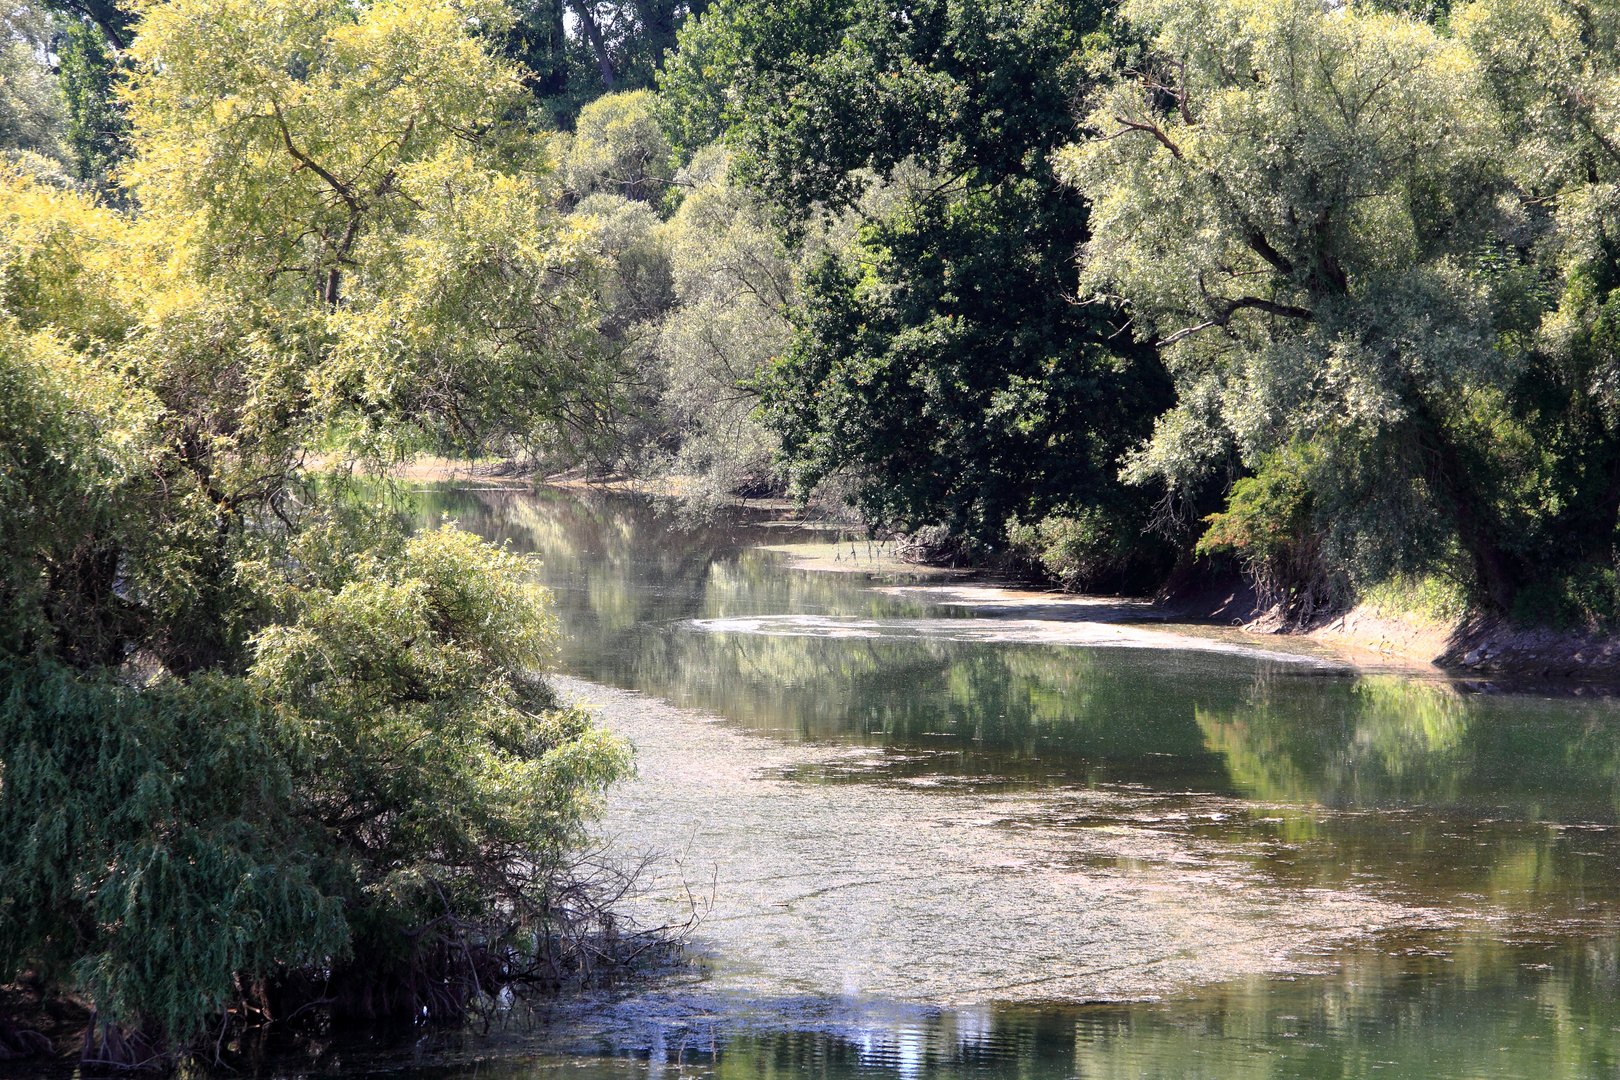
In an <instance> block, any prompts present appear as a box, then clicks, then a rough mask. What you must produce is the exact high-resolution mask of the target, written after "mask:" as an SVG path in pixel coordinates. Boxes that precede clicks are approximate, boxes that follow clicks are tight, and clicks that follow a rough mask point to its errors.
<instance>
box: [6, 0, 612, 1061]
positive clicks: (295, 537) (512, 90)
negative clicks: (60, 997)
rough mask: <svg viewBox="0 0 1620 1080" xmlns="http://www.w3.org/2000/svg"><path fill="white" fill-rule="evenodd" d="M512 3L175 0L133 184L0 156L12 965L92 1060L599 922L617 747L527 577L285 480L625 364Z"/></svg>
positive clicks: (149, 20)
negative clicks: (313, 460)
mask: <svg viewBox="0 0 1620 1080" xmlns="http://www.w3.org/2000/svg"><path fill="white" fill-rule="evenodd" d="M504 18H505V16H504V12H503V9H502V8H500V7H499V6H496V5H489V6H486V7H479V8H467V7H465V6H462V5H455V6H452V5H449V4H445V3H441V2H437V0H397V2H396V0H384V2H382V3H377V4H373V5H370V6H358V5H353V4H346V3H330V4H321V3H318V4H315V5H310V4H305V3H298V2H294V0H287V2H281V0H271V2H270V3H252V4H249V3H242V2H239V0H174V2H172V3H167V4H164V5H161V6H159V7H154V8H153V9H151V10H150V11H149V12H148V13H147V15H146V17H145V18H144V20H143V22H142V23H141V27H140V34H139V36H138V37H137V38H136V40H135V41H134V43H133V44H132V45H131V46H130V49H129V53H130V54H131V55H132V56H133V57H134V58H135V60H136V62H137V64H138V65H139V66H138V70H137V72H136V74H135V76H134V78H133V80H132V82H131V84H130V85H129V87H128V89H127V97H128V101H129V103H130V117H131V119H132V121H133V125H134V126H133V130H134V146H135V148H136V157H135V158H134V159H133V160H132V161H131V162H130V164H129V165H128V166H127V170H126V172H125V175H126V177H127V181H128V182H129V183H130V184H131V185H132V189H133V191H134V193H135V195H136V197H137V199H138V201H139V204H140V207H141V210H140V212H139V213H138V214H136V213H130V212H126V211H123V210H120V209H117V208H114V207H112V206H109V205H107V204H105V203H101V202H98V201H96V200H94V199H92V198H90V197H88V196H86V195H83V194H81V193H79V192H76V191H72V190H57V189H55V188H52V187H49V186H46V185H44V184H41V183H38V182H36V181H34V180H33V179H32V178H30V177H29V176H27V175H25V174H23V173H20V172H17V171H13V170H7V171H4V172H3V173H0V208H3V209H0V453H3V455H4V471H3V477H0V764H3V768H4V784H3V785H0V822H3V824H4V836H3V837H0V968H3V969H4V977H6V978H10V977H12V976H14V975H15V974H16V973H18V972H20V971H22V970H24V969H27V968H33V969H35V970H37V971H39V972H40V973H41V975H42V976H43V977H44V978H45V979H46V981H47V986H48V987H49V988H51V989H55V990H59V989H62V988H73V989H76V990H78V991H80V992H82V993H84V994H86V995H87V996H88V997H89V998H90V999H91V1000H92V1001H93V1002H94V1003H95V1005H96V1008H97V1018H96V1022H95V1023H94V1024H93V1025H92V1030H91V1032H90V1036H89V1041H88V1042H87V1049H88V1050H90V1052H91V1053H92V1056H94V1055H95V1054H100V1055H101V1056H103V1057H105V1058H106V1059H108V1060H109V1062H110V1063H112V1064H121V1065H131V1064H136V1063H138V1061H140V1060H141V1059H143V1058H145V1057H147V1056H149V1055H150V1054H152V1053H155V1052H156V1051H158V1050H159V1049H161V1048H162V1047H164V1046H167V1047H169V1048H171V1049H173V1048H183V1047H184V1046H186V1045H188V1044H190V1043H194V1042H195V1040H196V1039H197V1037H198V1035H199V1032H200V1031H201V1030H202V1028H203V1026H205V1025H207V1026H209V1027H211V1028H213V1029H215V1030H217V1029H218V1027H219V1026H220V1025H221V1024H222V1023H227V1022H230V1021H231V1020H232V1018H233V1017H234V1018H235V1020H236V1021H237V1022H240V1021H241V1020H242V1018H243V1017H245V1016H246V1015H248V1014H249V1013H250V1012H253V1011H255V1010H256V1011H257V1013H258V1014H261V1015H266V1016H270V1015H284V1014H285V1013H286V1012H288V1011H291V1010H294V1009H296V1008H298V1007H299V1006H300V1005H301V1004H302V1003H304V1002H314V1001H316V1000H317V999H324V1000H327V1001H328V1002H329V1008H330V1009H331V1010H333V1011H334V1012H335V1013H338V1014H340V1015H341V1014H351V1015H352V1014H359V1015H367V1014H370V1015H380V1014H384V1013H387V1014H391V1015H413V1016H419V1015H422V1010H423V1009H426V1010H427V1011H428V1013H429V1014H431V1015H440V1016H454V1015H457V1014H459V1012H460V1011H461V1010H464V1009H465V1008H466V1007H467V1006H468V1004H469V1002H470V1001H471V1000H473V997H474V995H475V994H476V993H478V992H479V991H480V990H484V989H490V990H492V989H493V988H494V986H495V985H498V984H500V983H501V982H503V981H510V980H512V979H514V978H517V979H530V980H539V981H542V982H543V981H546V980H552V981H555V980H556V979H557V978H559V977H561V975H562V974H564V973H565V969H566V964H567V962H568V960H567V957H566V956H564V955H563V954H562V953H563V947H562V946H561V945H560V944H559V942H561V941H563V940H564V939H566V938H567V937H568V936H569V935H574V934H577V933H579V932H581V931H584V930H588V929H590V927H591V926H592V925H597V926H598V928H599V926H600V924H592V922H591V920H592V919H593V918H595V917H596V915H597V914H599V912H596V911H595V910H593V909H592V908H590V906H589V903H588V901H589V890H585V892H584V893H583V894H582V893H581V892H580V891H579V889H578V888H576V885H575V883H572V882H570V881H569V880H567V865H568V858H569V857H568V852H569V851H570V850H572V848H573V845H575V844H576V843H577V842H578V841H579V839H580V836H581V832H580V830H581V828H582V825H583V822H584V821H585V820H586V818H587V817H588V815H589V814H590V812H591V809H592V806H593V805H594V800H595V797H596V795H597V794H598V793H599V792H600V791H601V789H602V788H603V787H604V786H605V785H606V784H608V783H610V782H611V781H612V780H613V779H614V778H615V777H617V776H619V775H622V774H623V772H624V771H625V770H626V768H627V767H628V757H627V752H626V749H625V747H623V746H622V745H621V744H620V743H618V742H617V741H615V740H613V739H611V738H608V737H607V736H605V735H604V734H602V733H601V732H598V731H595V730H594V729H593V728H592V727H591V725H590V722H589V718H588V717H587V716H586V715H585V714H583V713H580V712H578V711H577V710H571V709H567V708H564V707H563V706H562V705H561V704H560V703H559V702H558V701H557V700H556V699H555V697H554V696H553V695H552V693H551V691H550V690H549V688H548V687H547V686H546V684H545V683H544V681H543V678H542V674H543V669H544V667H545V665H546V663H547V660H548V657H549V655H550V648H551V642H552V637H553V635H554V627H553V625H552V624H551V622H550V620H549V617H548V616H547V614H546V611H545V597H544V595H543V594H541V593H540V592H538V591H537V590H536V589H534V588H533V586H532V585H531V584H530V583H529V581H528V570H529V568H528V566H527V564H526V563H525V562H524V561H523V560H521V559H519V558H517V557H516V556H513V555H511V554H509V553H506V552H503V551H501V550H499V549H496V548H493V547H491V546H490V545H487V544H484V543H483V542H481V541H478V540H476V539H475V538H473V537H470V536H468V535H466V534H462V533H459V532H456V531H455V530H453V529H449V530H440V531H437V532H431V533H428V534H424V535H420V536H417V537H414V538H406V537H404V536H403V535H402V534H401V533H400V530H399V527H398V524H397V519H396V517H395V515H394V514H393V513H392V512H391V511H390V509H389V508H388V507H387V506H383V505H371V504H368V503H367V502H365V501H364V500H363V499H361V498H360V497H359V495H358V494H357V493H356V492H355V491H354V490H353V489H352V488H351V487H349V486H348V485H347V484H346V483H344V482H342V480H341V477H340V478H339V479H334V480H320V479H318V478H315V477H311V476H310V475H308V474H307V473H306V472H305V471H304V468H303V465H304V458H305V455H306V454H307V453H309V452H310V451H311V450H313V449H314V448H315V447H317V446H321V447H322V448H323V449H332V448H336V449H338V450H340V451H346V452H347V453H348V454H350V455H353V457H354V458H355V459H357V460H358V461H360V462H362V463H371V464H374V465H375V464H382V463H385V462H386V461H388V460H391V459H394V458H397V457H398V456H401V455H404V454H408V453H409V452H411V450H412V448H413V447H415V446H419V445H422V444H423V443H424V442H426V441H429V440H434V439H446V440H457V441H460V442H462V443H463V444H470V445H498V446H508V445H513V444H514V443H521V442H523V441H524V440H535V439H540V438H547V437H552V436H551V435H548V434H546V433H547V432H550V433H553V434H555V433H558V432H563V433H566V431H567V428H568V424H569V423H570V420H569V412H570V409H571V408H573V406H574V405H575V403H577V402H579V401H581V400H582V399H588V398H589V396H590V395H592V394H597V393H599V392H609V389H610V388H609V384H610V383H611V381H612V377H613V373H612V372H611V371H605V370H604V369H603V367H602V365H601V364H600V363H599V360H600V358H601V354H600V353H599V352H598V349H597V344H596V333H595V329H594V321H595V314H596V312H595V305H596V303H597V299H596V297H597V291H596V275H597V268H596V265H595V262H594V260H593V258H592V257H591V255H590V253H589V252H588V250H587V249H586V245H585V244H584V243H583V242H582V240H581V239H580V238H579V237H578V236H576V235H575V233H574V231H573V230H572V228H571V226H570V224H569V223H568V222H567V219H566V216H565V215H564V214H563V213H562V211H561V210H560V209H558V208H557V206H556V195H557V189H556V188H555V186H554V181H553V180H552V178H551V173H550V166H549V159H548V157H547V148H548V145H549V140H548V138H547V137H546V136H543V135H537V134H535V133H533V132H531V131H529V130H528V129H527V128H526V127H525V126H524V125H523V124H522V123H521V122H520V119H515V118H514V117H515V116H517V115H519V114H520V113H521V110H518V109H515V108H514V107H513V106H514V103H515V102H517V101H519V100H521V98H522V97H523V95H524V93H525V91H524V89H523V85H522V83H521V81H520V79H519V78H518V75H517V73H516V71H515V70H514V69H513V68H512V67H511V66H510V65H508V64H506V63H505V62H503V61H501V60H499V59H497V58H495V57H493V56H491V55H490V53H489V52H488V50H487V46H486V44H485V41H486V40H487V39H486V38H485V37H484V36H481V35H478V34H475V31H479V30H500V29H502V28H503V27H504V25H505V23H504ZM604 388H608V389H604ZM557 437H562V436H557ZM41 897H49V898H50V902H49V903H48V904H46V905H43V906H42V905H41V904H40V903H39V898H41ZM570 897H572V898H574V899H581V898H583V899H584V900H586V901H587V903H586V906H585V907H584V908H583V909H578V908H575V907H571V906H570V905H571V903H572V900H570ZM491 979H494V980H495V983H491V982H490V980H491Z"/></svg>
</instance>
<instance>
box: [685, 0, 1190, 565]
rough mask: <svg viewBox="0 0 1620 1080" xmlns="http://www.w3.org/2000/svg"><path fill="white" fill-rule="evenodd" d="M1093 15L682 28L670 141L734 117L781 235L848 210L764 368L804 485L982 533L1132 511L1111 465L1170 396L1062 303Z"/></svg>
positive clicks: (1153, 370)
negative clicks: (1066, 173) (832, 482)
mask: <svg viewBox="0 0 1620 1080" xmlns="http://www.w3.org/2000/svg"><path fill="white" fill-rule="evenodd" d="M1101 15H1102V9H1101V8H1100V7H1099V6H1096V5H1089V4H1085V3H1067V2H1054V3H1038V4H1022V3H1018V4H1015V3H1001V2H999V0H991V2H983V3H977V2H976V3H969V4H956V3H949V4H947V3H931V2H930V3H916V4H907V5H902V7H900V8H894V7H892V6H890V7H880V6H878V5H871V4H866V3H820V2H813V3H796V4H788V5H781V4H761V3H752V2H743V0H737V2H728V3H722V4H719V5H717V6H715V7H712V8H711V9H710V10H709V11H708V12H707V13H706V14H705V15H704V16H703V18H702V19H701V20H698V21H697V22H696V23H695V24H691V25H689V26H688V27H687V28H686V29H684V30H683V31H682V39H681V40H682V43H683V44H682V50H683V54H684V53H685V52H686V50H688V49H690V50H691V53H692V55H691V56H690V57H689V58H687V59H684V60H682V59H679V58H678V59H677V61H676V62H675V63H674V64H673V65H672V66H671V68H670V74H669V78H668V79H667V81H666V84H665V85H666V88H667V92H668V93H669V94H670V96H671V99H672V100H671V112H672V115H673V116H674V117H675V126H676V127H677V129H679V130H681V131H683V132H688V133H690V134H683V135H682V138H683V139H691V138H694V137H697V136H699V135H700V134H701V132H702V131H703V130H704V129H705V128H706V127H709V126H712V125H716V124H718V125H719V126H722V127H725V128H726V129H727V134H726V140H727V142H728V144H729V145H730V146H732V147H733V148H734V149H735V151H736V153H737V158H736V162H737V163H736V165H735V169H736V172H737V175H738V177H739V179H740V180H742V181H744V182H746V183H749V184H752V185H756V186H757V187H758V188H759V189H760V190H761V191H762V192H763V193H764V195H765V196H766V198H767V199H768V200H769V201H770V202H771V203H773V204H774V206H775V207H776V208H777V221H778V223H779V224H781V225H784V226H785V227H787V229H788V232H789V234H790V235H795V234H796V235H798V236H801V237H802V236H803V235H804V234H805V233H806V231H807V230H808V231H810V232H812V233H813V232H814V231H815V230H816V228H817V226H815V225H814V221H815V219H816V217H817V216H818V215H824V214H831V215H834V217H835V219H836V218H837V217H839V216H841V215H848V216H846V217H844V218H843V220H844V222H845V224H843V225H838V226H833V227H832V228H831V232H830V233H829V234H828V235H829V236H832V237H835V238H837V239H836V240H835V242H833V243H832V244H831V246H830V248H823V249H822V250H823V251H824V252H825V257H824V258H820V259H819V265H817V266H816V267H815V268H814V269H813V270H811V271H810V272H808V273H807V275H806V277H805V279H804V295H803V299H802V302H801V303H800V304H799V305H798V306H797V307H796V308H795V314H794V318H795V320H796V323H797V326H798V328H799V330H798V334H797V337H796V339H795V342H794V344H793V345H792V346H791V347H790V348H788V349H787V350H786V351H785V352H784V353H783V354H782V356H781V358H780V360H779V362H778V363H776V364H775V365H774V366H773V368H772V369H771V371H770V372H769V373H768V375H766V376H765V377H764V379H763V380H762V383H761V385H762V388H763V389H764V393H765V408H766V413H765V415H766V417H767V423H768V424H769V426H770V427H771V428H773V429H774V430H775V431H776V432H777V433H779V434H780V436H781V438H782V445H783V454H784V460H785V463H786V465H787V467H788V469H789V470H790V471H791V473H792V475H793V476H794V477H795V478H796V479H797V481H798V482H799V484H800V485H801V487H802V488H808V487H810V486H813V485H814V484H816V483H818V482H819V481H821V480H823V479H825V478H828V477H832V476H836V475H845V476H853V477H854V478H855V484H856V489H855V499H856V502H857V503H858V505H859V506H860V507H861V508H862V510H863V512H864V513H865V514H866V515H867V517H868V518H869V520H871V521H873V522H874V523H877V524H881V525H888V526H894V527H900V528H908V529H909V528H917V527H919V526H922V525H926V524H930V523H943V524H946V525H948V526H949V527H950V528H951V529H952V530H953V531H954V532H955V533H956V534H957V535H958V536H962V537H966V538H969V539H970V540H972V541H974V542H977V543H979V544H988V545H996V544H999V543H1000V542H1001V540H1002V534H1003V531H1004V527H1005V523H1006V522H1007V520H1008V518H1009V516H1011V515H1013V514H1018V515H1023V516H1025V517H1028V518H1039V517H1041V516H1043V515H1044V514H1046V513H1047V512H1049V511H1052V510H1054V509H1058V508H1062V507H1065V506H1071V505H1073V506H1081V505H1104V506H1107V507H1108V508H1109V510H1110V512H1111V513H1113V514H1117V515H1122V516H1123V517H1125V518H1139V517H1140V516H1141V510H1142V505H1143V500H1141V499H1140V498H1138V497H1137V496H1136V494H1135V493H1133V492H1130V491H1127V490H1125V489H1123V488H1122V487H1121V486H1120V485H1119V484H1118V483H1117V482H1116V480H1115V478H1114V476H1113V471H1114V466H1113V462H1114V460H1115V459H1116V458H1117V457H1118V455H1119V454H1120V453H1122V452H1123V451H1124V449H1125V448H1126V447H1127V446H1128V445H1130V442H1131V441H1132V439H1133V438H1134V437H1136V436H1137V435H1138V434H1145V433H1146V426H1145V425H1146V423H1147V419H1148V417H1150V416H1151V415H1152V413H1153V412H1154V411H1156V409H1157V408H1158V407H1159V406H1160V405H1161V403H1163V402H1164V401H1165V400H1166V392H1167V389H1168V388H1167V386H1166V384H1165V382H1164V381H1163V376H1162V371H1161V370H1160V369H1159V367H1158V365H1157V362H1156V360H1155V359H1154V357H1153V356H1152V353H1151V351H1150V350H1144V349H1139V348H1135V347H1133V346H1132V345H1131V343H1130V342H1129V341H1127V340H1124V339H1116V340H1111V339H1114V337H1115V332H1114V328H1113V327H1111V326H1110V325H1109V322H1108V313H1107V311H1106V310H1105V308H1103V307H1100V306H1092V307H1077V306H1076V305H1074V304H1073V303H1072V298H1073V297H1072V293H1073V287H1074V278H1073V250H1074V246H1075V245H1076V244H1077V243H1079V242H1080V241H1081V240H1082V239H1083V238H1084V237H1085V235H1086V208H1085V206H1084V204H1083V201H1082V200H1081V199H1079V198H1077V197H1076V196H1075V195H1074V194H1073V193H1072V192H1068V191H1066V190H1065V189H1064V188H1063V187H1062V186H1061V185H1059V184H1058V183H1057V181H1056V179H1055V177H1054V176H1053V173H1052V171H1051V160H1050V155H1051V152H1052V151H1053V150H1055V149H1056V148H1057V147H1058V146H1060V145H1061V144H1062V143H1063V141H1064V140H1065V138H1066V133H1067V132H1069V131H1070V130H1071V127H1072V121H1071V120H1070V117H1069V99H1070V96H1071V94H1072V93H1073V92H1074V90H1075V89H1076V88H1077V86H1078V85H1079V84H1080V82H1081V81H1082V76H1083V72H1082V71H1081V69H1080V66H1079V64H1078V55H1079V53H1080V52H1081V50H1082V39H1083V36H1084V35H1085V34H1086V33H1088V32H1090V31H1092V30H1095V29H1096V28H1097V27H1098V24H1099V19H1100V18H1101ZM807 250H813V249H807ZM1127 528H1128V527H1127Z"/></svg>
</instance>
